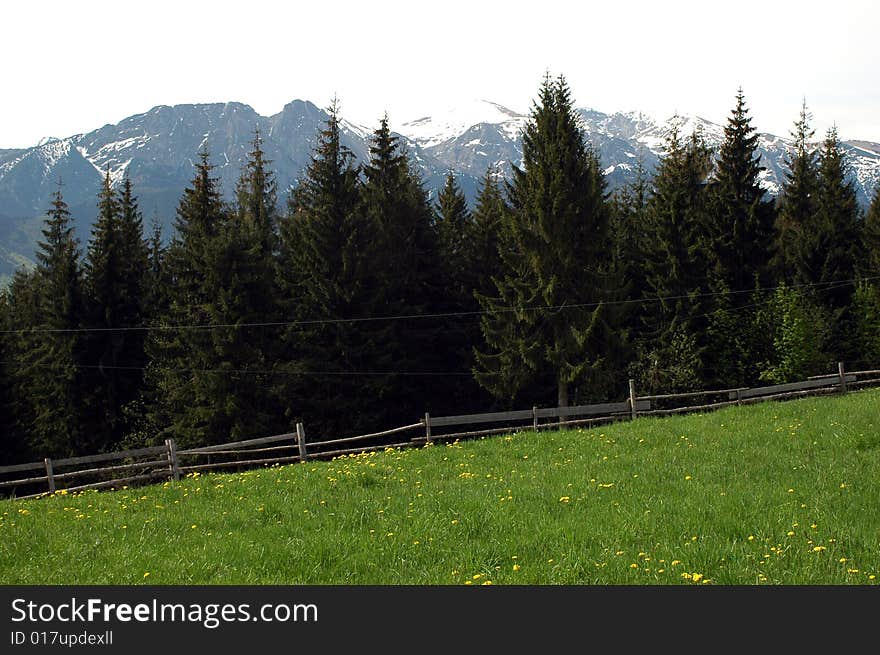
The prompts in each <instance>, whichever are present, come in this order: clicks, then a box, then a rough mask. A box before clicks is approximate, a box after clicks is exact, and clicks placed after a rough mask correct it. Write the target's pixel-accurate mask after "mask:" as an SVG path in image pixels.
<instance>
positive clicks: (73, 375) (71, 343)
mask: <svg viewBox="0 0 880 655" xmlns="http://www.w3.org/2000/svg"><path fill="white" fill-rule="evenodd" d="M42 234H43V240H42V241H39V242H38V245H37V252H36V259H37V265H36V269H35V271H34V274H33V278H32V279H30V280H26V281H25V280H22V284H21V286H22V287H27V288H24V289H22V291H23V293H25V294H28V295H31V297H32V301H31V302H32V303H33V309H34V313H33V323H32V324H31V325H30V326H28V327H33V328H34V330H33V331H32V332H30V333H27V334H25V335H23V337H22V339H21V341H20V345H19V347H18V349H17V350H18V354H17V357H16V367H17V369H18V373H17V375H18V376H20V384H19V385H18V386H19V392H20V393H21V394H22V396H23V397H24V398H27V402H28V405H29V411H28V412H27V416H26V420H27V425H26V429H27V432H28V440H29V442H30V449H31V451H33V452H34V453H38V454H40V455H42V456H43V457H66V456H72V455H80V454H83V453H85V452H88V450H89V449H90V447H91V446H92V444H91V442H90V441H89V435H87V434H84V426H85V425H86V418H87V416H88V415H89V410H90V408H89V407H88V405H87V401H88V397H87V394H86V393H85V384H84V379H83V378H84V374H83V372H84V368H83V351H84V344H83V337H82V333H81V332H80V330H81V329H82V327H83V320H84V318H85V308H84V300H83V281H82V271H81V268H80V250H79V242H78V240H77V238H76V237H75V235H74V232H73V227H72V225H71V218H70V211H69V209H68V206H67V203H65V202H64V198H63V197H62V194H61V190H60V188H59V190H58V191H56V192H55V194H54V195H53V197H52V203H51V208H50V210H49V213H48V216H47V219H46V221H45V227H44V229H43V231H42Z"/></svg>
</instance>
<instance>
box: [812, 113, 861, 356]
mask: <svg viewBox="0 0 880 655" xmlns="http://www.w3.org/2000/svg"><path fill="white" fill-rule="evenodd" d="M859 218H860V217H859V206H858V201H857V199H856V191H855V187H854V185H853V183H852V181H850V180H849V179H848V171H847V167H846V162H845V160H844V152H843V150H842V148H841V144H840V141H839V139H838V137H837V129H836V128H831V129H830V130H828V133H827V135H826V137H825V141H824V143H823V146H822V153H821V157H820V163H819V199H818V203H817V229H816V231H815V239H816V243H817V251H818V252H819V253H821V254H822V259H821V267H820V269H819V271H818V273H819V275H818V279H817V280H816V281H817V282H819V283H820V286H819V287H818V288H817V294H818V298H819V301H820V303H821V304H822V305H824V306H825V307H826V308H827V309H828V311H829V312H830V317H831V329H830V335H829V339H830V341H829V343H828V344H827V347H826V350H827V351H828V353H829V354H830V355H832V356H833V357H836V359H835V360H834V361H853V360H857V359H860V353H859V352H858V345H857V339H856V338H855V334H856V332H857V317H856V316H855V312H854V311H853V310H854V307H853V297H854V294H855V289H856V284H855V278H856V275H857V266H858V264H857V263H858V261H859V259H860V254H861V253H860V248H859V246H860V236H861V235H860V224H859Z"/></svg>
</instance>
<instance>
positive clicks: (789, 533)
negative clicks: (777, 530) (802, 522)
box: [785, 530, 794, 537]
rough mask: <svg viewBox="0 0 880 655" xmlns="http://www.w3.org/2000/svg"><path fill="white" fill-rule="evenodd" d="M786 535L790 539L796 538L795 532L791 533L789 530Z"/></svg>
mask: <svg viewBox="0 0 880 655" xmlns="http://www.w3.org/2000/svg"><path fill="white" fill-rule="evenodd" d="M785 534H786V535H787V536H789V537H793V536H794V532H793V531H791V530H789V531H788V532H786V533H785Z"/></svg>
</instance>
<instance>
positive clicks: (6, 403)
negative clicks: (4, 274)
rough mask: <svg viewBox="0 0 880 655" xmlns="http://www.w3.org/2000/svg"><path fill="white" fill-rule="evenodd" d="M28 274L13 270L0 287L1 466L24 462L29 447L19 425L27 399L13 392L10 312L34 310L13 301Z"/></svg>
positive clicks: (18, 313) (20, 314)
mask: <svg viewBox="0 0 880 655" xmlns="http://www.w3.org/2000/svg"><path fill="white" fill-rule="evenodd" d="M26 277H27V276H26V275H23V274H22V273H21V272H19V273H16V275H15V276H14V277H13V282H12V283H11V284H10V287H9V288H8V289H4V290H0V465H6V464H17V463H20V462H23V461H26V459H27V458H26V456H27V454H28V446H27V440H26V433H25V430H24V429H23V426H22V425H21V422H20V418H21V413H22V412H23V411H24V410H25V407H23V405H24V404H25V401H26V399H24V398H21V397H20V396H19V395H18V394H17V393H16V377H17V376H16V373H17V367H16V363H15V361H14V358H15V352H16V350H15V346H16V342H17V338H16V337H17V336H18V333H17V332H16V331H15V330H16V328H17V327H19V328H20V326H17V325H16V323H15V322H14V321H13V312H15V315H16V316H18V317H19V320H21V319H22V318H23V315H25V316H29V317H30V318H32V315H33V313H32V312H27V311H26V308H25V307H23V306H21V301H20V300H19V302H18V303H16V302H15V295H13V294H14V293H15V292H14V291H13V290H14V289H16V288H17V287H19V286H20V284H21V281H22V280H23V279H25V278H26Z"/></svg>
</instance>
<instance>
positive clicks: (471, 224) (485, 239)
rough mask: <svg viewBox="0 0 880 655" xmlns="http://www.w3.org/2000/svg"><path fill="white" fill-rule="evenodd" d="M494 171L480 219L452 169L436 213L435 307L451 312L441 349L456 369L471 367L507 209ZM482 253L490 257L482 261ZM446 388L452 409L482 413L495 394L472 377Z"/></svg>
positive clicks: (486, 186) (444, 324)
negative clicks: (482, 299) (482, 287)
mask: <svg viewBox="0 0 880 655" xmlns="http://www.w3.org/2000/svg"><path fill="white" fill-rule="evenodd" d="M490 174H491V171H487V175H486V178H485V179H484V180H483V184H482V187H481V189H480V193H479V196H478V198H477V203H478V205H477V212H479V214H480V215H479V216H478V217H476V219H475V217H474V216H473V215H472V214H471V212H470V210H469V209H468V206H467V201H466V199H465V197H464V194H463V193H462V191H461V189H460V188H459V186H458V183H457V182H456V181H455V177H454V175H453V174H452V172H450V173H449V174H448V175H447V176H446V183H445V184H444V186H443V187H442V188H441V189H440V192H439V193H438V196H437V204H436V209H435V211H436V215H437V223H436V225H437V235H438V241H439V249H440V259H441V263H442V267H441V272H442V275H443V278H442V280H441V284H442V288H443V294H442V297H441V298H440V299H439V303H438V305H437V307H436V309H437V311H439V312H441V313H446V314H449V315H448V316H443V317H441V318H438V319H437V321H438V322H439V323H440V324H441V325H442V332H441V334H440V340H439V341H438V343H437V347H438V349H441V350H442V351H443V352H444V353H445V354H446V358H445V359H446V366H447V367H448V368H449V369H450V370H452V371H470V370H471V369H472V368H473V365H474V357H473V346H474V344H476V343H478V341H479V339H480V328H479V321H478V319H477V316H476V314H477V312H478V311H479V304H478V302H477V300H476V297H475V295H474V293H475V291H477V286H478V284H479V277H480V276H481V274H485V273H486V272H487V269H489V268H491V267H493V266H494V267H496V268H497V262H498V254H497V246H496V243H495V242H496V241H497V227H498V219H500V211H503V209H502V207H501V205H500V204H498V202H496V198H497V201H500V202H501V203H503V200H501V198H500V192H499V189H498V185H497V183H496V182H495V181H494V180H493V179H492V178H491V175H490ZM493 194H494V197H493ZM493 213H494V216H493ZM477 220H478V221H479V224H478V223H477V222H476V221H477ZM478 257H485V258H487V259H486V260H485V261H479V260H478ZM448 388H449V393H448V395H447V398H446V400H447V402H448V411H450V412H456V413H462V412H466V411H472V410H473V411H482V410H483V409H484V408H485V407H486V406H487V405H488V403H490V402H491V397H489V396H488V394H486V393H485V391H484V390H483V389H481V388H480V386H479V385H478V384H477V383H476V381H475V380H474V379H473V378H472V377H470V376H468V377H467V378H460V379H457V380H455V382H454V384H453V385H450V386H449V387H448ZM435 407H437V405H435Z"/></svg>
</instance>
